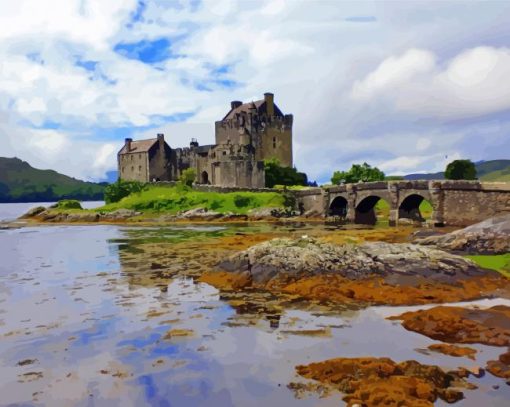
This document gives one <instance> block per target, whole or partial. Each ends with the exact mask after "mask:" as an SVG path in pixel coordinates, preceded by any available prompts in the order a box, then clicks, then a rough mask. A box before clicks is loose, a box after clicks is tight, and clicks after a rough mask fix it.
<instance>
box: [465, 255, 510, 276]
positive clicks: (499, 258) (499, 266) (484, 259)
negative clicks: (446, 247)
mask: <svg viewBox="0 0 510 407" xmlns="http://www.w3.org/2000/svg"><path fill="white" fill-rule="evenodd" d="M466 257H468V258H469V259H471V260H473V261H474V262H475V263H476V264H478V265H479V266H480V267H483V268H486V269H491V270H496V271H499V272H500V273H501V274H503V275H505V276H506V277H509V278H510V253H506V254H493V255H476V256H466Z"/></svg>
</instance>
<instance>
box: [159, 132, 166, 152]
mask: <svg viewBox="0 0 510 407" xmlns="http://www.w3.org/2000/svg"><path fill="white" fill-rule="evenodd" d="M158 143H159V148H160V149H161V151H163V150H164V149H165V135H164V134H163V133H158Z"/></svg>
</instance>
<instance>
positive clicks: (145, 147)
mask: <svg viewBox="0 0 510 407" xmlns="http://www.w3.org/2000/svg"><path fill="white" fill-rule="evenodd" d="M157 142H158V139H157V138H151V139H147V140H136V141H132V142H131V143H130V144H131V148H130V149H129V151H128V150H127V146H126V145H124V146H123V147H122V148H121V150H120V151H119V154H127V153H146V152H148V151H149V150H150V149H151V147H152V146H153V145H154V144H156V143H157Z"/></svg>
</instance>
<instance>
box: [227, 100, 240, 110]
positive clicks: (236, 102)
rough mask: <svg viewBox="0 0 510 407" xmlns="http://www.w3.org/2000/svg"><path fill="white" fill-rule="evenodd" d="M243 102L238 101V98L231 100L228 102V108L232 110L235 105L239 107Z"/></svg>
mask: <svg viewBox="0 0 510 407" xmlns="http://www.w3.org/2000/svg"><path fill="white" fill-rule="evenodd" d="M242 104H243V102H240V101H239V100H233V101H232V102H230V108H231V109H232V110H234V109H235V108H236V107H239V106H241V105H242Z"/></svg>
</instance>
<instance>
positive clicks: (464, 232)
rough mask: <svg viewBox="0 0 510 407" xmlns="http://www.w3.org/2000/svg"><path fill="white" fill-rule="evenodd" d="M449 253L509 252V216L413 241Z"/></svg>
mask: <svg viewBox="0 0 510 407" xmlns="http://www.w3.org/2000/svg"><path fill="white" fill-rule="evenodd" d="M415 242H416V243H418V244H422V245H434V246H436V247H438V248H441V249H444V250H450V251H459V252H460V251H461V252H467V253H473V254H475V253H476V254H500V253H508V252H510V214H505V215H501V216H497V217H494V218H491V219H487V220H485V221H483V222H480V223H476V224H474V225H471V226H468V227H467V228H464V229H460V230H456V231H454V232H451V233H447V234H445V235H438V236H429V237H426V238H422V239H417V240H416V241H415Z"/></svg>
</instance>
